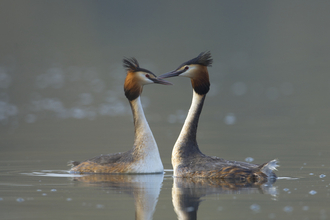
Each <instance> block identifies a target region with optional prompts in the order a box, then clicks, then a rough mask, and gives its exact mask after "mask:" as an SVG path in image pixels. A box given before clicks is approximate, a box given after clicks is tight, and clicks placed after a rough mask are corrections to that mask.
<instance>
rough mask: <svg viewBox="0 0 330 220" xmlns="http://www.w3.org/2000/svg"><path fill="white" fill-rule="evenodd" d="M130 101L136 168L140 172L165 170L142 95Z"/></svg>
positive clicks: (133, 155)
mask: <svg viewBox="0 0 330 220" xmlns="http://www.w3.org/2000/svg"><path fill="white" fill-rule="evenodd" d="M129 103H130V105H131V108H132V112H133V119H134V128H135V135H134V146H133V150H132V157H133V159H134V161H135V163H134V169H136V170H137V171H138V172H139V173H161V172H163V170H164V168H163V163H162V161H161V158H160V155H159V151H158V147H157V143H156V141H155V138H154V136H153V134H152V132H151V129H150V127H149V124H148V122H147V119H146V117H145V115H144V112H143V108H142V104H141V99H140V96H138V97H137V98H136V99H134V100H132V101H129Z"/></svg>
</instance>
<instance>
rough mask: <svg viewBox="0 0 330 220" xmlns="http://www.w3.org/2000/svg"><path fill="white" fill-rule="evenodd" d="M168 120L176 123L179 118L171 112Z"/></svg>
mask: <svg viewBox="0 0 330 220" xmlns="http://www.w3.org/2000/svg"><path fill="white" fill-rule="evenodd" d="M167 121H168V123H170V124H174V123H175V122H176V121H177V119H176V115H174V114H170V115H169V116H168V117H167Z"/></svg>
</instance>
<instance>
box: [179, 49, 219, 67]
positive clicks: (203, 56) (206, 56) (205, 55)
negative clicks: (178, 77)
mask: <svg viewBox="0 0 330 220" xmlns="http://www.w3.org/2000/svg"><path fill="white" fill-rule="evenodd" d="M212 62H213V59H212V56H211V52H210V51H207V52H202V53H200V54H199V55H198V56H197V57H195V58H194V59H191V60H188V61H187V62H184V63H183V64H181V65H180V67H179V68H181V67H183V66H185V65H191V64H199V65H203V66H211V65H212ZM179 68H178V69H179Z"/></svg>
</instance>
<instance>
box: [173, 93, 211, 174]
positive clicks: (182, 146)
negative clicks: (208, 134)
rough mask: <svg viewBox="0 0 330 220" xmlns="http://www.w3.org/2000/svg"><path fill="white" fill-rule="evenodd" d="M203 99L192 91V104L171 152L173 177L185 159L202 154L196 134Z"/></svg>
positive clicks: (202, 96)
mask: <svg viewBox="0 0 330 220" xmlns="http://www.w3.org/2000/svg"><path fill="white" fill-rule="evenodd" d="M204 99H205V95H199V94H197V93H196V92H195V91H193V98H192V103H191V106H190V109H189V112H188V115H187V118H186V120H185V122H184V124H183V127H182V129H181V132H180V135H179V137H178V139H177V141H176V143H175V145H174V148H173V151H172V165H173V169H174V176H175V170H176V167H177V166H178V165H180V164H181V163H184V160H185V159H186V158H189V157H191V156H192V155H194V154H202V153H201V152H200V150H199V148H198V145H197V141H196V134H197V126H198V120H199V116H200V114H201V111H202V108H203V103H204Z"/></svg>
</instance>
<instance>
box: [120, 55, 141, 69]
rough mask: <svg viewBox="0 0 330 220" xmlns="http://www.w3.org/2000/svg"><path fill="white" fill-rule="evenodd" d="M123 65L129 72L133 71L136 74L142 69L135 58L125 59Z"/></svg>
mask: <svg viewBox="0 0 330 220" xmlns="http://www.w3.org/2000/svg"><path fill="white" fill-rule="evenodd" d="M123 65H124V68H125V69H126V70H127V71H131V72H136V71H138V69H139V68H140V66H139V62H138V61H137V60H136V59H135V58H134V57H131V58H126V57H125V58H124V59H123Z"/></svg>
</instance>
